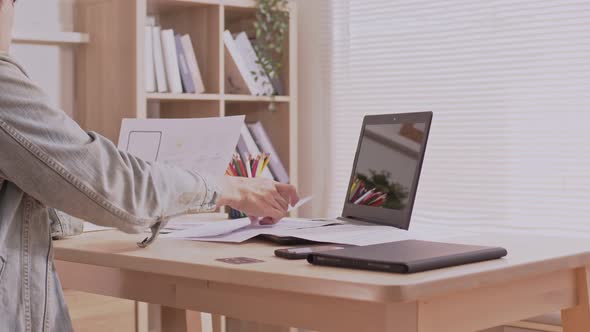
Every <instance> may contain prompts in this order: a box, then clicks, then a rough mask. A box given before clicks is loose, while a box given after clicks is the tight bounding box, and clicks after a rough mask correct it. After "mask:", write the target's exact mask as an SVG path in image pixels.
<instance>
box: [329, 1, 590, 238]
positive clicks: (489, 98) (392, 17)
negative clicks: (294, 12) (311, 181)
mask: <svg viewBox="0 0 590 332" xmlns="http://www.w3.org/2000/svg"><path fill="white" fill-rule="evenodd" d="M329 16H331V19H332V23H333V24H332V31H331V32H332V33H331V37H330V39H331V40H330V42H331V46H332V47H331V51H330V56H329V63H326V66H327V67H328V68H329V75H330V79H329V80H328V82H329V85H330V86H329V95H330V104H331V107H330V109H331V110H330V112H331V113H330V124H329V128H330V130H329V136H330V140H329V142H330V143H329V145H330V149H329V153H330V167H329V171H328V172H327V178H328V183H329V184H328V186H327V190H326V193H327V196H328V199H327V203H328V204H326V214H328V215H338V214H339V213H340V212H341V209H342V203H343V200H344V196H345V191H346V186H347V184H348V178H349V176H350V171H351V167H352V159H353V157H354V151H355V149H356V143H357V139H358V134H359V130H360V124H361V120H362V117H363V115H365V114H375V113H396V112H415V111H433V112H434V120H433V126H432V129H431V135H430V140H429V143H428V149H427V154H426V159H425V164H424V168H423V172H422V178H421V181H420V186H419V190H418V197H417V200H416V205H415V210H414V211H415V212H414V217H413V222H432V223H442V224H455V223H461V224H467V225H474V226H478V227H480V228H482V227H483V228H485V227H487V226H488V225H498V224H504V225H511V226H512V229H515V230H518V229H522V230H523V231H527V232H529V231H530V229H534V231H538V232H544V231H551V232H552V233H553V234H559V233H560V232H564V233H568V234H572V233H573V234H583V233H584V232H587V235H590V1H569V0H562V1H546V0H528V1H520V0H516V1H515V0H488V1H472V0H437V1H407V0H403V1H399V0H395V1H392V0H332V1H331V8H330V10H329ZM580 231H582V232H580Z"/></svg>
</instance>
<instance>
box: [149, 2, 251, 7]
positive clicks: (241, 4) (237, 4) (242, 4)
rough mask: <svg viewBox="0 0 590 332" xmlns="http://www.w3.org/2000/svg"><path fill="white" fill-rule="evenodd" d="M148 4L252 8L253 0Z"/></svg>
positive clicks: (152, 3) (159, 5)
mask: <svg viewBox="0 0 590 332" xmlns="http://www.w3.org/2000/svg"><path fill="white" fill-rule="evenodd" d="M148 4H150V5H156V6H157V7H160V8H166V7H171V8H173V7H178V6H192V5H198V6H202V5H224V6H230V7H242V8H254V7H256V1H255V0H149V1H148Z"/></svg>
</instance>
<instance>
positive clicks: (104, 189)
mask: <svg viewBox="0 0 590 332" xmlns="http://www.w3.org/2000/svg"><path fill="white" fill-rule="evenodd" d="M13 13H14V1H13V0H0V153H1V155H0V331H60V332H61V331H70V330H71V323H70V319H69V317H68V312H67V308H66V305H65V303H64V298H63V293H62V290H61V286H60V284H59V280H58V278H57V274H56V273H55V270H54V267H53V264H52V247H51V229H50V221H49V220H50V218H54V219H55V218H57V217H58V214H60V213H58V212H56V211H58V210H59V211H64V212H65V213H67V214H69V215H72V216H76V217H79V218H81V219H84V220H89V221H92V222H94V223H96V224H99V225H104V226H112V227H117V228H118V229H120V230H123V231H125V232H132V233H139V232H143V231H144V230H145V229H148V228H151V229H152V232H153V234H157V232H158V231H159V228H160V227H162V225H163V224H164V223H165V222H166V221H167V220H168V219H169V218H170V217H173V216H177V215H181V214H186V213H196V212H205V211H211V210H214V209H215V208H217V207H219V206H221V205H229V206H231V207H233V208H235V209H237V210H240V211H244V212H245V213H246V214H248V215H249V216H253V217H262V218H263V219H262V222H265V223H274V222H277V221H278V220H280V219H281V218H283V217H284V216H285V215H286V213H287V208H288V205H289V203H291V204H295V203H296V202H297V200H298V197H297V193H296V191H295V188H294V187H292V186H290V185H284V184H278V183H275V182H273V181H270V180H261V179H242V178H229V177H226V178H224V179H223V180H221V181H220V182H221V183H220V185H219V186H218V185H216V184H215V183H213V182H214V181H212V179H208V178H205V177H203V176H201V175H200V174H199V173H198V170H183V169H180V168H176V167H172V166H168V165H162V164H157V163H148V162H145V161H143V160H140V159H138V158H135V157H133V156H131V155H128V154H126V153H124V152H121V151H119V150H117V148H116V147H115V145H114V144H113V143H112V142H110V141H109V140H107V139H105V138H104V137H102V136H100V135H99V134H96V133H92V132H91V133H86V132H84V131H83V130H82V129H80V127H79V126H78V125H77V124H76V123H75V122H74V121H73V120H71V119H70V118H69V117H68V116H67V115H65V114H64V112H62V111H60V110H56V109H54V108H52V107H51V106H49V105H48V103H47V101H46V98H45V96H44V95H43V93H42V92H41V91H40V90H39V88H38V87H36V86H35V85H34V84H33V83H32V82H31V81H30V80H29V79H28V78H27V76H26V74H25V73H24V71H23V70H22V69H21V67H20V66H19V65H18V64H17V63H16V62H15V61H14V60H13V59H12V58H11V57H10V56H8V54H7V52H8V48H9V46H10V41H11V29H12V22H13ZM53 209H55V210H53Z"/></svg>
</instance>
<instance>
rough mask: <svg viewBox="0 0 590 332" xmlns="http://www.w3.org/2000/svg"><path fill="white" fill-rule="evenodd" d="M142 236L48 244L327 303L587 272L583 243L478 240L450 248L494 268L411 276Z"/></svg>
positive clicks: (589, 260)
mask: <svg viewBox="0 0 590 332" xmlns="http://www.w3.org/2000/svg"><path fill="white" fill-rule="evenodd" d="M143 237H144V236H143V235H127V234H123V233H121V232H118V231H112V230H110V231H100V232H92V233H85V234H83V235H80V236H77V237H74V238H71V239H67V240H62V241H56V242H55V258H56V259H57V260H64V261H69V262H76V263H84V264H92V265H98V266H104V267H111V268H120V269H125V270H131V271H141V272H150V273H157V274H162V275H169V276H174V277H183V278H190V279H196V280H208V281H215V282H221V283H228V284H233V285H238V286H239V285H244V286H250V287H258V288H264V289H273V290H281V291H291V292H298V293H304V294H314V295H324V296H326V295H329V296H336V297H344V298H348V299H356V300H366V301H372V302H399V301H412V300H419V299H424V298H430V297H432V296H436V295H439V294H444V293H449V292H457V291H461V290H467V289H472V288H475V287H482V286H486V285H493V284H497V283H502V282H505V281H512V280H515V279H519V278H526V277H531V276H534V275H541V274H545V273H549V272H553V271H557V270H561V269H565V268H576V267H582V266H585V265H590V242H588V241H587V240H585V239H573V238H553V237H539V236H534V237H533V236H522V235H506V234H491V233H488V234H480V235H477V236H469V237H463V238H455V239H453V241H452V242H460V243H470V244H480V245H495V246H502V247H504V248H506V249H507V250H508V256H507V257H505V258H503V259H499V260H494V261H488V262H481V263H475V264H469V265H464V266H458V267H452V268H446V269H439V270H435V271H428V272H422V273H417V274H411V275H400V274H392V273H385V272H371V271H360V270H348V269H342V268H332V267H320V266H313V265H310V264H308V263H307V262H306V261H305V260H299V261H290V260H284V259H280V258H277V257H275V256H274V250H275V249H276V248H277V246H276V245H271V244H268V243H263V242H257V241H250V242H247V243H244V244H220V243H207V242H196V241H186V240H176V239H159V240H158V241H156V242H155V243H154V244H153V245H152V246H150V247H148V248H146V249H140V248H138V247H137V245H136V242H137V241H139V240H141V239H142V238H143ZM229 257H249V258H255V259H259V260H262V261H263V262H261V263H254V264H244V265H231V264H227V263H223V262H219V261H217V260H216V259H218V258H229Z"/></svg>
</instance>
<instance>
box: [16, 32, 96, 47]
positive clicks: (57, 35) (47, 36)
mask: <svg viewBox="0 0 590 332" xmlns="http://www.w3.org/2000/svg"><path fill="white" fill-rule="evenodd" d="M13 42H14V43H17V44H42V45H77V44H87V43H89V42H90V35H88V34H87V33H79V32H16V33H15V34H14V37H13Z"/></svg>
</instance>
